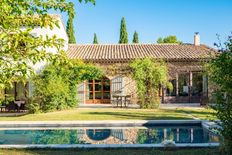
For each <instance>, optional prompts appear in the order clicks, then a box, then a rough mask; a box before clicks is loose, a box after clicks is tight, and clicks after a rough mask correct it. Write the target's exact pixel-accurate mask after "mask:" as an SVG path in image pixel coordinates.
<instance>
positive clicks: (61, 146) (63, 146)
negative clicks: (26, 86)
mask: <svg viewBox="0 0 232 155" xmlns="http://www.w3.org/2000/svg"><path fill="white" fill-rule="evenodd" d="M219 146H220V143H195V144H191V143H185V144H175V146H165V145H162V144H39V145H38V144H26V145H0V148H1V149H3V148H4V149H75V148H82V149H88V148H89V149H94V148H105V149H107V148H210V147H219Z"/></svg>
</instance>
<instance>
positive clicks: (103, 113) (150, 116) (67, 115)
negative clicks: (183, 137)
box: [0, 108, 216, 121]
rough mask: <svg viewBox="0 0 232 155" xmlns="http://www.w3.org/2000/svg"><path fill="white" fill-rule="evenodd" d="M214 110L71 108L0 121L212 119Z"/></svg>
mask: <svg viewBox="0 0 232 155" xmlns="http://www.w3.org/2000/svg"><path fill="white" fill-rule="evenodd" d="M213 113H214V111H213V110H212V109H206V108H200V109H196V108H194V109H193V108H176V109H152V110H151V109H119V108H118V109H116V108H102V109H100V108H99V109H78V108H77V109H72V110H64V111H57V112H50V113H43V114H27V115H24V116H12V117H0V121H71V120H132V119H133V120H182V119H187V120H191V119H194V117H196V118H199V119H206V120H214V119H216V118H215V117H214V116H213Z"/></svg>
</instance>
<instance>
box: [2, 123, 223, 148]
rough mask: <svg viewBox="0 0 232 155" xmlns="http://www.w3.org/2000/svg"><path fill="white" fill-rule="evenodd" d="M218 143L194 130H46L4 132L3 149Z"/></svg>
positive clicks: (199, 129) (208, 134) (196, 127)
mask: <svg viewBox="0 0 232 155" xmlns="http://www.w3.org/2000/svg"><path fill="white" fill-rule="evenodd" d="M164 140H173V141H175V143H180V144H181V143H193V144H194V143H214V142H218V141H219V136H217V135H215V134H213V133H212V132H209V131H208V130H206V129H203V128H202V127H201V126H200V125H194V126H148V127H145V126H138V127H121V128H120V127H115V128H114V127H112V128H75V129H59V128H58V129H46V130H44V129H43V130H36V129H33V130H32V129H30V130H27V129H26V130H0V145H6V144H8V145H11V144H160V143H162V142H163V141H164Z"/></svg>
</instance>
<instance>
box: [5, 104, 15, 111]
mask: <svg viewBox="0 0 232 155" xmlns="http://www.w3.org/2000/svg"><path fill="white" fill-rule="evenodd" d="M6 109H7V111H8V112H11V111H14V112H15V110H16V105H15V103H14V101H12V102H10V103H9V104H7V105H6Z"/></svg>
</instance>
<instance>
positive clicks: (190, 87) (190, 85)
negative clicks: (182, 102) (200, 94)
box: [188, 71, 193, 103]
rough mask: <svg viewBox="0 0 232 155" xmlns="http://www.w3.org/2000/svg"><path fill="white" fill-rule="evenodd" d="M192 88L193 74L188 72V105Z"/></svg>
mask: <svg viewBox="0 0 232 155" xmlns="http://www.w3.org/2000/svg"><path fill="white" fill-rule="evenodd" d="M192 86H193V73H192V71H190V72H189V92H188V95H189V103H190V102H191V96H192Z"/></svg>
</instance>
